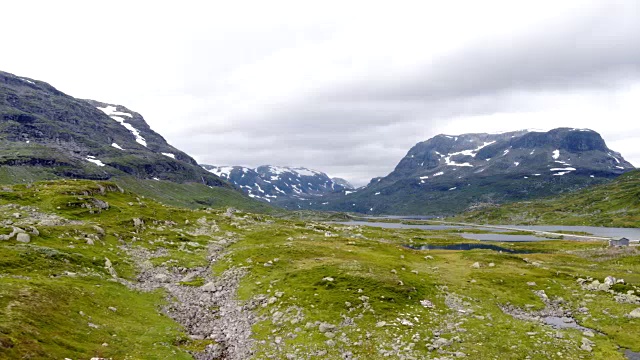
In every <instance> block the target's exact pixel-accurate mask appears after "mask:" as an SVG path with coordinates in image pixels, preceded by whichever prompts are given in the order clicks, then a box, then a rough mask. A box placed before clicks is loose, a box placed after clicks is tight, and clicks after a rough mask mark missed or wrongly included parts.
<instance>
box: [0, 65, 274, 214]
mask: <svg viewBox="0 0 640 360" xmlns="http://www.w3.org/2000/svg"><path fill="white" fill-rule="evenodd" d="M65 178H70V179H93V180H114V181H116V182H121V183H126V184H127V185H128V186H130V187H134V188H135V189H136V190H137V191H139V192H140V193H143V194H148V195H149V196H153V197H154V198H156V199H158V200H161V201H167V202H168V203H169V204H173V205H180V206H192V207H197V206H210V205H211V204H216V205H218V206H227V205H228V206H231V205H233V206H238V207H242V208H245V209H247V210H249V209H251V210H252V211H259V209H263V210H265V211H267V210H268V211H271V210H272V209H271V207H269V206H266V205H262V204H259V203H257V202H256V201H254V200H251V199H249V198H247V197H246V196H243V195H242V194H241V193H240V192H238V191H237V190H236V189H235V187H234V186H233V185H231V184H229V183H228V182H226V181H225V180H223V179H220V178H219V177H217V176H215V175H214V174H212V173H210V172H208V171H206V170H204V169H202V168H201V167H200V166H199V165H198V163H197V162H196V161H195V160H194V159H193V158H191V157H190V156H189V155H187V154H185V153H184V152H182V151H180V150H178V149H176V148H175V147H173V146H171V145H170V144H168V143H167V142H166V140H165V139H164V138H163V137H162V136H161V135H160V134H158V133H156V132H155V131H153V130H152V129H151V128H150V127H149V125H148V124H147V123H146V121H145V120H144V118H143V117H142V116H141V115H140V114H138V113H136V112H134V111H132V110H130V109H128V108H126V107H124V106H121V105H113V104H107V103H103V102H99V101H94V100H83V99H76V98H74V97H71V96H69V95H66V94H64V93H62V92H60V91H58V90H57V89H55V88H54V87H53V86H51V85H49V84H47V83H45V82H42V81H38V80H33V79H28V78H25V77H20V76H15V75H12V74H9V73H6V72H0V184H15V183H30V182H34V181H39V180H51V179H65ZM154 181H156V182H158V184H153V182H154ZM136 182H137V184H135V185H134V183H136ZM161 182H164V184H161ZM198 184H199V185H200V186H198ZM157 187H160V188H163V189H164V191H154V190H153V189H154V188H157ZM190 193H192V195H193V196H191V195H190ZM231 198H233V199H234V200H233V201H230V202H229V203H227V202H226V201H223V199H227V200H230V199H231Z"/></svg>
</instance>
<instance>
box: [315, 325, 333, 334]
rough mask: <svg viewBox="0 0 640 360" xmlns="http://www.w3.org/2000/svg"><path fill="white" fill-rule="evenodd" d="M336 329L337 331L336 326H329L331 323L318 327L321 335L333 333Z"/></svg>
mask: <svg viewBox="0 0 640 360" xmlns="http://www.w3.org/2000/svg"><path fill="white" fill-rule="evenodd" d="M335 329H336V326H335V325H333V324H329V323H322V324H320V326H318V330H319V331H320V332H321V333H325V332H327V331H333V330H335Z"/></svg>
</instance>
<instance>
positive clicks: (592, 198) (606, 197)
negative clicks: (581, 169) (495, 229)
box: [452, 170, 640, 227]
mask: <svg viewBox="0 0 640 360" xmlns="http://www.w3.org/2000/svg"><path fill="white" fill-rule="evenodd" d="M452 220H455V221H467V222H476V223H490V224H499V223H501V224H521V225H525V224H526V225H529V224H544V225H590V226H611V227H640V170H635V171H631V172H628V173H626V174H624V175H621V176H620V177H619V178H617V179H616V180H615V181H613V182H611V183H609V184H605V185H598V186H594V187H591V188H588V189H584V190H581V191H579V192H575V193H569V194H566V195H562V196H557V197H554V198H549V199H542V200H535V201H527V202H518V203H512V204H506V205H502V206H498V207H493V208H485V209H481V210H476V211H471V212H467V213H464V214H461V215H460V216H456V217H454V218H452Z"/></svg>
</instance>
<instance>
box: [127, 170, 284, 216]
mask: <svg viewBox="0 0 640 360" xmlns="http://www.w3.org/2000/svg"><path fill="white" fill-rule="evenodd" d="M114 181H115V182H116V183H117V184H119V185H120V186H122V187H123V188H126V189H127V190H129V191H132V192H134V193H136V194H139V195H143V196H146V197H149V198H152V199H154V200H156V201H159V202H161V203H164V204H167V205H171V206H179V207H189V208H207V207H210V208H222V207H234V208H237V209H239V210H243V211H249V212H253V213H277V212H282V211H281V210H280V209H277V208H274V207H272V206H270V205H268V204H265V203H263V202H259V201H257V200H253V199H251V198H249V197H247V196H245V195H243V194H242V193H240V192H239V191H235V190H232V189H227V188H222V187H209V186H206V185H203V184H197V183H185V184H177V183H174V182H170V181H156V180H141V179H136V178H133V177H119V178H115V179H114Z"/></svg>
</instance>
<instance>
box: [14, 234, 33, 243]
mask: <svg viewBox="0 0 640 360" xmlns="http://www.w3.org/2000/svg"><path fill="white" fill-rule="evenodd" d="M16 240H17V241H19V242H22V243H28V242H31V236H30V235H29V234H27V233H18V235H17V236H16Z"/></svg>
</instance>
